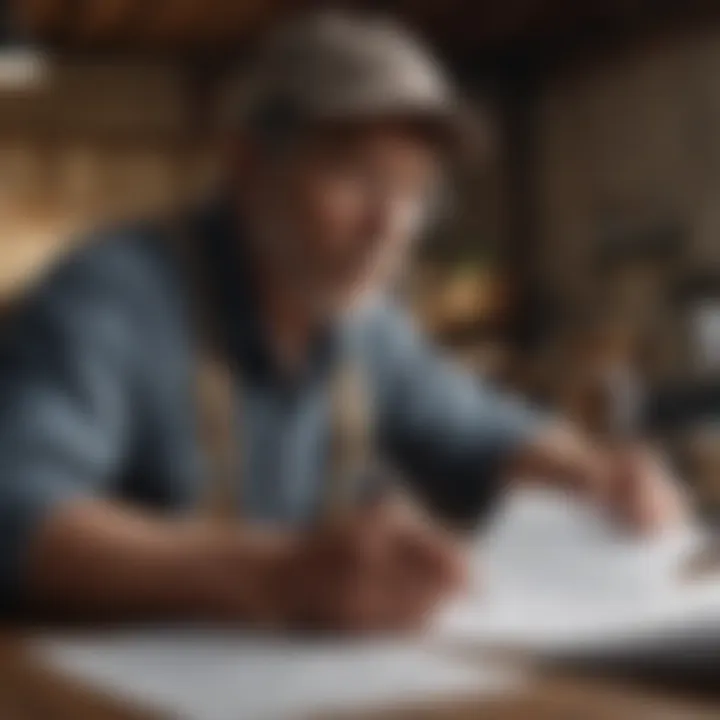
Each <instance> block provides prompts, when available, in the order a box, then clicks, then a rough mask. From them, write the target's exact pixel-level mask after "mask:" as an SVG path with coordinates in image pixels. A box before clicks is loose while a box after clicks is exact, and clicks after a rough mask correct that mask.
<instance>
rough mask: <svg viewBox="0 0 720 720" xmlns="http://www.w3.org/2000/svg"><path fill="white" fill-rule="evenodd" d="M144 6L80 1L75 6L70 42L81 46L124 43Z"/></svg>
mask: <svg viewBox="0 0 720 720" xmlns="http://www.w3.org/2000/svg"><path fill="white" fill-rule="evenodd" d="M145 2H146V0H145ZM145 2H144V1H143V0H101V2H98V1H97V0H82V2H80V3H79V6H78V10H77V19H76V20H75V21H74V23H73V32H72V34H73V38H74V39H77V40H78V41H79V42H80V43H82V44H83V45H86V44H92V45H101V44H103V43H107V42H114V41H118V40H122V39H125V40H127V39H128V35H132V32H133V30H134V27H133V20H134V18H135V17H136V16H137V13H138V11H139V9H140V8H141V7H142V6H143V5H144V4H145Z"/></svg>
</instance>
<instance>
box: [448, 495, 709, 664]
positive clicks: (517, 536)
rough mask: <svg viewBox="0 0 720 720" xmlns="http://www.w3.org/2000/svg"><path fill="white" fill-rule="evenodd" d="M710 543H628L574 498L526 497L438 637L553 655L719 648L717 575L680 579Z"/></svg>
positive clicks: (480, 553) (697, 538)
mask: <svg viewBox="0 0 720 720" xmlns="http://www.w3.org/2000/svg"><path fill="white" fill-rule="evenodd" d="M703 542H705V537H704V534H703V533H702V532H701V531H700V530H699V529H698V528H695V527H690V528H688V527H686V528H683V529H681V530H678V531H672V532H670V533H669V534H665V535H661V536H659V537H656V538H650V539H642V540H641V539H638V538H637V537H630V536H629V535H626V534H623V533H621V532H620V531H619V530H618V529H617V527H615V526H612V525H611V524H610V523H609V522H607V521H606V520H605V519H604V518H603V517H601V515H600V514H599V513H598V512H597V511H595V510H594V509H593V508H591V507H590V506H588V505H586V504H584V503H582V502H580V501H578V500H577V499H573V498H571V497H569V496H567V495H563V494H559V493H554V492H551V491H547V490H532V491H523V492H522V493H520V494H518V495H515V496H512V497H510V498H508V500H507V502H506V504H505V505H504V507H503V508H502V509H501V512H500V513H499V514H498V516H497V518H496V521H495V523H494V524H493V526H492V527H491V528H490V530H489V533H488V534H487V536H486V537H485V538H484V540H482V541H479V542H478V546H477V548H476V551H475V557H474V560H473V562H474V564H475V570H474V574H475V578H476V579H475V587H474V588H473V589H472V591H471V593H470V595H469V596H468V597H466V598H463V599H461V600H459V601H458V602H457V603H454V604H453V605H452V606H451V607H449V608H447V609H446V610H445V611H444V612H442V613H441V614H440V617H439V618H438V622H437V626H436V630H437V633H438V635H439V636H440V637H442V638H443V639H445V640H448V639H449V640H451V641H453V642H463V643H474V644H489V645H501V646H510V647H518V648H523V649H532V650H537V651H545V652H550V653H558V652H565V651H569V652H573V651H577V650H579V649H580V650H581V649H586V650H590V651H595V650H600V649H601V648H607V647H612V646H621V645H626V646H628V647H631V646H637V644H638V643H642V642H646V641H652V642H653V643H656V642H657V640H658V639H659V638H661V637H663V636H668V637H670V636H673V637H674V638H675V639H677V637H683V636H687V637H691V636H693V635H694V636H704V637H705V638H706V639H707V638H709V633H714V634H715V635H714V637H715V642H716V643H720V577H719V578H716V579H710V580H706V581H702V582H692V583H689V582H687V581H686V580H683V579H682V578H681V576H682V573H681V569H682V567H683V564H684V562H686V561H687V559H688V558H689V557H690V556H691V554H692V553H693V552H695V551H697V550H698V549H699V548H700V547H701V546H702V544H703Z"/></svg>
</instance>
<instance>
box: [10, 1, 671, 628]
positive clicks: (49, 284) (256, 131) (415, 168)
mask: <svg viewBox="0 0 720 720" xmlns="http://www.w3.org/2000/svg"><path fill="white" fill-rule="evenodd" d="M254 69H255V73H254V75H253V81H252V82H250V83H249V84H248V85H247V87H246V88H245V91H244V93H245V94H244V100H245V106H244V107H243V108H242V109H241V111H240V112H239V114H238V119H237V126H236V135H235V143H234V146H233V149H232V152H231V153H230V157H229V161H228V170H229V172H228V177H227V182H226V185H225V192H224V194H223V197H222V199H221V200H219V201H218V202H216V203H214V204H213V207H212V208H210V209H206V210H205V211H203V212H201V213H198V214H192V215H189V216H188V218H186V221H185V222H183V223H182V224H179V225H178V227H177V228H176V231H177V234H178V235H180V234H182V235H185V245H186V246H187V247H190V248H191V250H192V260H191V261H190V262H187V257H186V258H185V260H184V261H183V260H181V259H180V255H181V253H180V252H176V251H174V250H172V249H171V243H169V242H168V241H167V236H168V226H169V223H147V224H138V225H136V226H133V227H129V228H125V229H123V230H119V231H116V232H113V233H109V234H108V235H107V236H105V237H103V238H102V239H101V240H100V241H99V242H96V243H93V244H91V245H89V246H88V247H87V248H86V249H83V250H81V251H80V252H79V253H77V254H76V255H74V256H72V257H71V258H70V259H68V260H66V261H65V262H64V263H63V264H62V266H61V267H60V268H59V269H57V270H55V271H54V273H53V274H52V275H51V276H50V277H49V278H48V279H47V280H46V281H45V282H44V283H43V284H42V286H41V287H40V288H39V289H38V290H37V291H36V292H35V293H34V294H33V295H32V297H31V298H30V299H29V300H28V302H27V304H26V305H25V307H24V308H23V309H22V311H21V312H20V313H19V315H18V317H17V318H16V321H15V323H13V324H12V325H11V326H10V327H9V328H8V330H7V333H6V336H5V344H4V347H3V352H2V369H1V370H0V383H1V394H0V397H1V398H2V399H1V401H0V468H1V469H2V473H1V474H0V583H1V585H0V587H1V588H2V596H3V598H4V599H5V600H6V601H7V602H8V603H9V604H11V605H13V606H15V607H20V608H23V609H41V610H53V611H62V612H71V613H77V614H80V615H83V616H93V615H103V616H105V615H112V616H115V617H124V618H127V617H134V616H138V615H142V616H162V617H169V616H175V617H201V618H206V619H208V618H209V619H214V620H228V621H240V622H247V623H253V624H258V623H259V624H271V625H274V626H281V627H298V626H300V627H308V626H310V627H315V628H318V629H324V630H339V631H351V632H357V631H373V630H386V629H401V628H405V627H417V626H418V625H421V624H422V623H423V622H424V621H425V620H426V619H427V617H428V614H429V613H430V611H431V610H432V608H433V607H434V606H435V604H436V603H437V602H438V600H440V599H442V598H443V597H445V596H446V595H447V594H448V593H450V592H452V591H453V590H454V589H455V588H457V587H458V585H459V583H461V582H462V570H463V568H462V557H461V555H460V553H459V551H458V549H457V547H456V546H455V543H454V542H453V538H452V537H451V536H450V534H449V531H448V530H447V529H443V528H441V526H440V523H436V522H435V521H433V522H430V521H429V520H427V519H425V518H423V517H422V514H421V513H420V512H419V511H415V510H409V509H408V507H407V505H406V504H404V503H398V502H389V501H386V502H382V501H376V502H375V503H359V504H358V505H357V507H356V508H354V509H348V510H347V511H346V512H345V513H344V514H343V516H342V518H340V519H336V520H326V519H321V518H319V517H318V516H319V515H320V514H321V513H320V507H321V506H322V500H323V493H324V490H325V489H326V487H327V486H326V484H325V477H326V475H327V473H328V464H329V462H328V456H329V454H330V447H329V446H330V445H331V442H330V438H331V435H332V426H333V422H334V421H335V418H334V416H333V412H332V411H331V405H332V403H331V400H330V395H331V393H330V387H331V385H332V382H331V378H332V377H334V373H335V370H336V369H337V367H338V366H339V365H340V364H342V363H343V362H344V361H345V360H347V359H348V358H350V357H351V358H352V360H353V362H354V364H355V365H357V366H358V367H360V368H362V375H363V377H364V378H365V380H366V381H367V385H366V388H367V398H368V399H369V398H371V399H372V402H370V403H369V405H370V406H371V407H372V419H373V432H374V435H375V438H376V440H377V447H378V449H379V451H381V452H382V454H383V456H384V457H386V458H387V459H388V460H389V461H391V462H392V463H393V464H394V466H395V467H397V468H398V469H399V470H401V471H402V472H403V475H404V476H405V477H406V478H407V480H408V482H409V484H410V485H411V487H412V488H413V489H414V490H415V491H416V493H417V495H418V496H419V497H421V498H423V499H424V500H426V501H428V502H429V506H430V507H431V508H434V510H435V511H436V512H437V513H438V514H439V515H442V514H443V513H444V514H446V515H448V516H455V517H456V516H457V515H458V513H459V512H462V513H463V514H464V515H466V516H467V514H468V513H469V512H478V511H479V510H480V509H481V508H482V507H483V505H484V503H485V502H486V501H487V499H488V498H489V497H490V496H491V495H492V493H493V490H494V488H496V487H497V485H498V483H499V482H500V478H501V477H505V476H506V474H507V473H511V474H514V475H515V476H518V475H519V476H524V477H527V476H533V477H542V478H546V479H547V480H548V481H550V482H557V483H561V484H565V485H566V486H568V487H574V488H575V489H576V490H577V491H578V492H581V493H585V494H588V495H590V496H592V497H594V498H596V499H597V500H598V501H599V502H603V503H606V505H607V507H608V508H611V509H613V510H615V511H617V513H618V514H620V515H622V516H623V517H625V519H627V520H630V521H631V522H632V523H634V524H635V525H637V526H639V527H642V528H650V527H655V526H661V525H663V524H664V523H666V522H668V521H669V520H670V519H671V518H672V517H674V516H675V515H676V514H677V512H679V510H680V509H681V504H680V502H679V499H678V496H677V493H676V491H675V489H674V487H673V485H672V483H671V482H670V481H669V479H668V478H667V477H666V476H665V475H664V473H663V472H662V470H661V468H660V466H659V465H658V464H657V463H656V462H655V461H654V460H653V459H652V458H650V457H646V458H643V459H642V461H641V462H638V461H637V459H635V458H633V459H631V461H630V462H626V463H625V464H624V466H623V467H621V466H620V464H619V463H618V462H616V461H615V460H613V459H612V458H609V457H606V456H605V455H604V454H603V453H602V452H600V451H599V450H597V449H595V448H594V447H592V446H591V445H590V444H589V443H587V442H586V441H585V440H583V439H582V438H581V437H580V435H579V434H577V433H575V432H574V431H573V430H572V429H571V428H566V427H563V426H562V424H560V423H558V422H556V421H549V420H546V419H545V418H544V417H542V416H541V415H539V414H537V413H535V412H533V411H531V410H529V409H527V408H525V407H524V406H522V405H521V404H519V403H517V402H515V401H513V400H510V399H508V398H504V397H502V396H501V395H499V394H497V393H494V392H493V391H492V390H491V389H490V388H487V387H484V386H482V385H481V384H479V383H477V382H476V380H475V379H472V378H469V377H464V376H463V375H462V374H460V373H459V372H457V371H455V370H454V369H452V368H451V367H450V365H449V364H448V363H447V361H445V360H444V359H443V358H441V357H440V356H439V355H438V354H437V353H436V352H434V351H433V350H432V349H431V348H430V347H428V346H427V345H426V344H425V343H424V341H423V340H422V338H420V337H419V336H418V334H417V333H416V332H415V331H414V330H413V329H412V328H411V326H410V325H409V324H408V322H407V321H406V320H405V319H403V317H402V315H401V313H400V312H399V311H398V310H397V309H395V308H393V307H392V303H390V302H389V301H387V300H383V299H381V293H380V290H382V289H383V288H386V287H387V285H388V283H389V282H390V281H391V279H392V278H393V276H394V274H395V272H396V270H397V268H398V267H399V266H400V265H401V264H402V262H403V260H404V259H405V257H406V255H407V253H408V250H409V246H410V244H411V242H412V240H413V239H414V238H415V237H416V236H417V234H418V232H419V231H420V230H421V229H422V228H423V226H424V225H425V224H426V223H427V222H429V221H430V220H431V219H432V208H433V207H434V200H435V198H436V197H437V192H438V188H439V186H440V184H441V182H442V174H443V169H444V168H443V166H444V163H445V159H446V154H447V153H448V152H451V150H452V148H453V147H454V146H455V144H454V141H455V139H456V131H457V130H458V128H459V127H460V125H461V123H459V122H458V118H459V102H458V100H457V98H456V97H455V94H454V93H455V91H454V90H453V88H452V87H451V84H450V83H449V81H448V80H447V79H446V78H445V77H444V75H443V74H442V72H441V70H440V69H439V67H438V66H437V63H436V62H435V61H434V60H433V59H432V57H431V56H430V55H428V53H427V52H426V50H424V49H423V48H422V47H421V46H420V45H419V44H418V43H417V41H416V40H414V39H413V38H412V37H409V36H408V35H407V34H406V33H405V32H404V31H403V30H402V29H398V28H396V27H394V26H392V25H391V24H388V23H386V22H382V21H379V20H376V19H368V18H360V17H350V16H343V15H321V16H315V17H313V18H310V19H306V20H304V21H300V22H297V23H295V24H294V25H293V26H291V27H289V28H286V29H285V30H284V31H283V32H280V33H279V34H278V35H276V36H274V38H272V39H271V40H270V41H268V43H267V45H266V46H265V48H264V50H263V51H262V52H261V53H260V56H259V58H258V60H257V64H256V66H255V68H254ZM180 225H181V226H182V227H180ZM173 232H175V231H173ZM170 234H173V233H170ZM189 266H192V267H191V268H190V267H189ZM189 270H190V272H188V271H189ZM192 274H196V275H198V276H200V277H201V278H202V282H201V283H200V284H199V285H198V286H197V287H195V286H194V285H193V283H192V282H189V280H188V278H189V276H190V275H192ZM200 286H202V287H203V288H204V290H203V291H202V292H203V293H204V298H203V300H204V301H205V302H204V307H205V310H206V311H209V315H210V316H211V320H212V324H213V325H214V326H215V327H216V328H217V329H218V332H217V333H216V334H215V337H216V339H217V338H218V337H220V338H222V340H221V341H220V342H219V347H221V348H222V350H223V353H224V360H225V361H226V363H227V367H228V368H231V369H232V379H233V387H232V389H231V391H230V394H229V395H228V394H227V393H226V395H225V400H228V399H229V397H230V396H232V401H233V402H234V406H235V410H234V415H235V420H237V422H236V423H235V427H234V429H233V431H234V432H235V433H236V436H235V438H234V442H232V443H231V445H236V446H237V448H240V449H241V451H239V452H238V455H239V457H240V467H238V468H237V474H236V477H237V487H234V488H233V487H231V488H230V489H229V493H228V494H227V495H226V498H225V502H226V503H227V504H226V510H229V512H231V513H233V514H235V515H236V520H235V521H233V522H230V523H220V522H215V521H213V520H211V519H207V518H206V517H205V516H203V515H202V514H198V513H197V512H195V508H197V506H198V503H199V498H200V497H201V496H202V494H203V492H204V491H205V487H206V483H207V482H208V478H207V476H208V474H209V465H211V464H212V463H210V462H208V461H209V458H208V457H207V454H205V455H204V456H203V453H202V448H201V446H200V444H199V441H198V432H197V430H198V428H197V427H196V420H197V417H196V412H195V406H194V404H193V394H194V391H195V387H196V384H197V378H198V366H199V360H198V358H199V356H200V348H199V347H198V343H199V340H198V336H197V334H196V332H195V323H194V320H193V316H194V315H195V314H196V313H195V312H194V310H195V309H196V307H197V304H196V300H197V297H198V294H199V290H198V288H199V287H200ZM193 287H195V289H194V290H193ZM206 320H207V318H206ZM205 326H206V325H205ZM501 470H503V471H504V474H503V473H501ZM443 527H444V526H443Z"/></svg>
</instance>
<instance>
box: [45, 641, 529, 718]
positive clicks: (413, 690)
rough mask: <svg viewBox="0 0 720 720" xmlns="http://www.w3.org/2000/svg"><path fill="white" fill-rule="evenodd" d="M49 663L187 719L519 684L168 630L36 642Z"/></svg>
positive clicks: (407, 653) (372, 652) (302, 646)
mask: <svg viewBox="0 0 720 720" xmlns="http://www.w3.org/2000/svg"><path fill="white" fill-rule="evenodd" d="M33 649H34V651H35V653H36V655H37V656H38V657H39V658H40V660H41V661H42V662H44V663H45V664H49V665H51V666H53V667H55V668H57V669H59V670H60V671H61V672H63V673H65V674H68V675H70V676H73V677H76V678H79V679H80V680H81V681H82V682H84V683H86V684H90V685H91V686H93V687H96V688H99V689H101V690H104V691H108V692H110V693H112V694H114V695H115V696H117V697H119V698H121V699H125V700H128V701H130V702H135V703H138V704H140V705H142V706H144V707H147V708H150V709H156V710H161V711H164V712H167V713H169V714H170V717H173V718H176V717H177V718H183V719H187V720H237V719H238V718H242V720H279V719H281V718H282V719H284V718H288V719H290V718H292V719H293V720H296V719H297V718H311V717H316V716H317V715H318V714H320V713H323V712H331V711H352V712H355V711H358V710H362V709H364V708H371V709H375V708H383V707H385V708H387V707H388V706H392V705H393V704H394V703H398V702H407V701H411V702H418V701H421V700H423V699H432V698H436V697H438V696H441V697H445V696H447V697H453V698H454V697H457V696H458V695H459V694H462V695H464V696H475V694H480V693H488V692H504V691H508V690H509V689H510V688H511V687H513V686H514V684H515V682H516V679H515V678H514V677H513V676H511V675H510V674H509V673H508V672H505V671H500V670H495V669H493V668H491V667H489V666H479V665H473V666H471V665H468V664H466V663H464V662H460V661H459V660H455V659H451V658H449V657H448V656H447V655H445V654H443V653H436V652H432V651H431V650H430V649H428V648H423V647H419V646H417V645H411V644H406V643H401V642H390V641H383V642H379V641H374V642H369V641H367V642H357V641H356V642H350V643H343V642H339V641H332V642H331V641H323V642H290V641H280V640H275V641H273V640H269V639H267V638H266V639H263V638H260V637H257V638H252V637H247V636H243V635H240V634H238V633H233V632H222V631H216V630H207V629H205V630H202V629H198V630H191V629H187V628H186V629H178V628H172V629H166V630H144V631H143V630H137V631H129V630H126V631H122V632H114V633H110V634H105V635H93V636H89V637H86V638H85V639H82V638H78V637H65V638H63V637H52V638H51V637H44V638H38V639H37V640H36V641H35V643H34V647H33Z"/></svg>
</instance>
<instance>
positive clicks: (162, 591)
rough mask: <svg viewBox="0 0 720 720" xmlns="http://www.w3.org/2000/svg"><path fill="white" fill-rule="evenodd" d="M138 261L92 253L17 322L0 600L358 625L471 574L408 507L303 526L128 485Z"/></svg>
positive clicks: (138, 343)
mask: <svg viewBox="0 0 720 720" xmlns="http://www.w3.org/2000/svg"><path fill="white" fill-rule="evenodd" d="M128 257H130V258H131V260H128ZM136 261H137V258H135V259H132V255H130V256H128V255H127V254H126V252H125V251H122V252H121V251H119V250H118V248H117V247H116V248H115V249H113V248H112V246H111V247H98V248H93V249H90V250H87V251H83V252H82V253H81V254H80V255H79V256H77V257H76V258H73V259H72V260H70V261H69V262H67V263H66V264H65V265H64V266H63V267H62V268H61V269H60V270H58V271H56V272H55V273H54V274H53V276H52V277H51V278H50V279H49V280H48V281H47V282H46V283H45V284H44V285H43V286H42V288H41V289H40V290H39V291H38V292H37V293H36V294H35V295H33V297H32V298H31V299H30V301H29V303H28V304H27V305H26V306H25V307H24V308H23V309H22V311H21V312H20V313H19V314H18V316H17V317H16V318H15V320H14V321H13V323H12V324H11V325H10V326H9V327H7V328H6V329H5V330H6V332H5V333H4V334H3V335H2V343H3V344H2V349H1V350H0V604H2V605H3V606H6V607H8V609H19V610H21V611H31V612H34V613H38V612H39V613H40V614H45V613H50V614H52V615H55V614H59V615H61V616H65V615H67V614H70V615H75V616H80V617H83V618H97V617H100V618H108V619H112V618H118V619H124V618H140V617H163V618H168V617H170V618H176V617H193V618H206V619H211V620H220V621H223V620H227V621H232V622H240V621H242V622H246V623H248V624H253V625H256V624H263V625H264V624H271V625H280V626H288V625H289V626H297V625H306V626H307V625H311V626H313V627H321V628H323V629H328V630H347V631H353V632H354V631H359V630H365V629H385V628H395V627H398V626H406V625H407V624H408V623H413V624H414V623H419V622H422V621H423V620H424V618H426V617H427V613H428V612H429V610H430V608H431V607H432V606H433V605H434V603H435V602H436V600H437V598H438V597H439V596H441V595H442V594H444V593H447V592H449V591H450V590H451V589H452V588H453V587H455V585H456V583H457V582H458V577H457V571H456V570H457V557H456V553H455V549H454V547H452V544H451V543H448V542H445V541H443V539H442V538H440V537H436V534H435V533H434V532H433V531H432V529H430V528H428V527H427V524H426V523H423V522H409V521H408V519H407V518H406V516H405V514H403V513H401V514H394V513H392V512H387V511H386V509H383V508H378V509H377V511H372V512H369V511H368V513H367V514H363V513H360V514H359V515H358V516H357V517H355V518H347V519H346V521H345V522H343V523H342V524H341V526H338V527H322V528H318V529H317V530H315V531H310V532H298V533H295V532H293V531H287V532H286V531H279V530H276V529H273V530H259V529H256V528H253V527H251V526H249V525H247V524H243V523H237V524H223V525H216V524H211V523H207V522H205V521H202V520H197V519H187V518H173V517H169V516H165V515H160V514H150V513H148V512H147V511H144V510H142V509H140V508H138V507H130V506H128V505H126V504H123V503H121V502H120V501H119V500H116V499H113V497H114V495H115V489H116V487H117V485H116V483H117V482H118V481H119V479H120V478H121V476H122V475H123V473H124V472H125V471H126V470H127V469H128V467H129V465H130V464H131V463H130V462H129V461H130V459H131V456H132V452H133V450H132V448H133V447H134V446H135V443H136V442H137V440H136V435H135V433H136V431H137V420H138V413H139V412H140V411H139V403H138V392H139V388H142V387H143V385H142V384H141V383H139V382H138V371H137V365H138V359H137V356H135V355H133V353H137V352H138V350H140V351H143V350H146V348H145V347H144V345H143V341H142V337H141V335H142V333H140V334H139V333H138V328H140V327H141V326H142V324H143V315H144V314H145V315H146V314H147V312H148V307H147V302H149V301H148V297H147V295H148V294H147V293H146V292H144V291H143V286H144V285H145V284H146V283H143V282H141V281H140V280H139V275H138V274H137V272H138V268H137V267H136ZM143 267H145V266H143ZM146 289H147V288H146ZM132 303H136V306H135V307H134V309H133V307H131V305H132ZM389 579H390V581H389Z"/></svg>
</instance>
